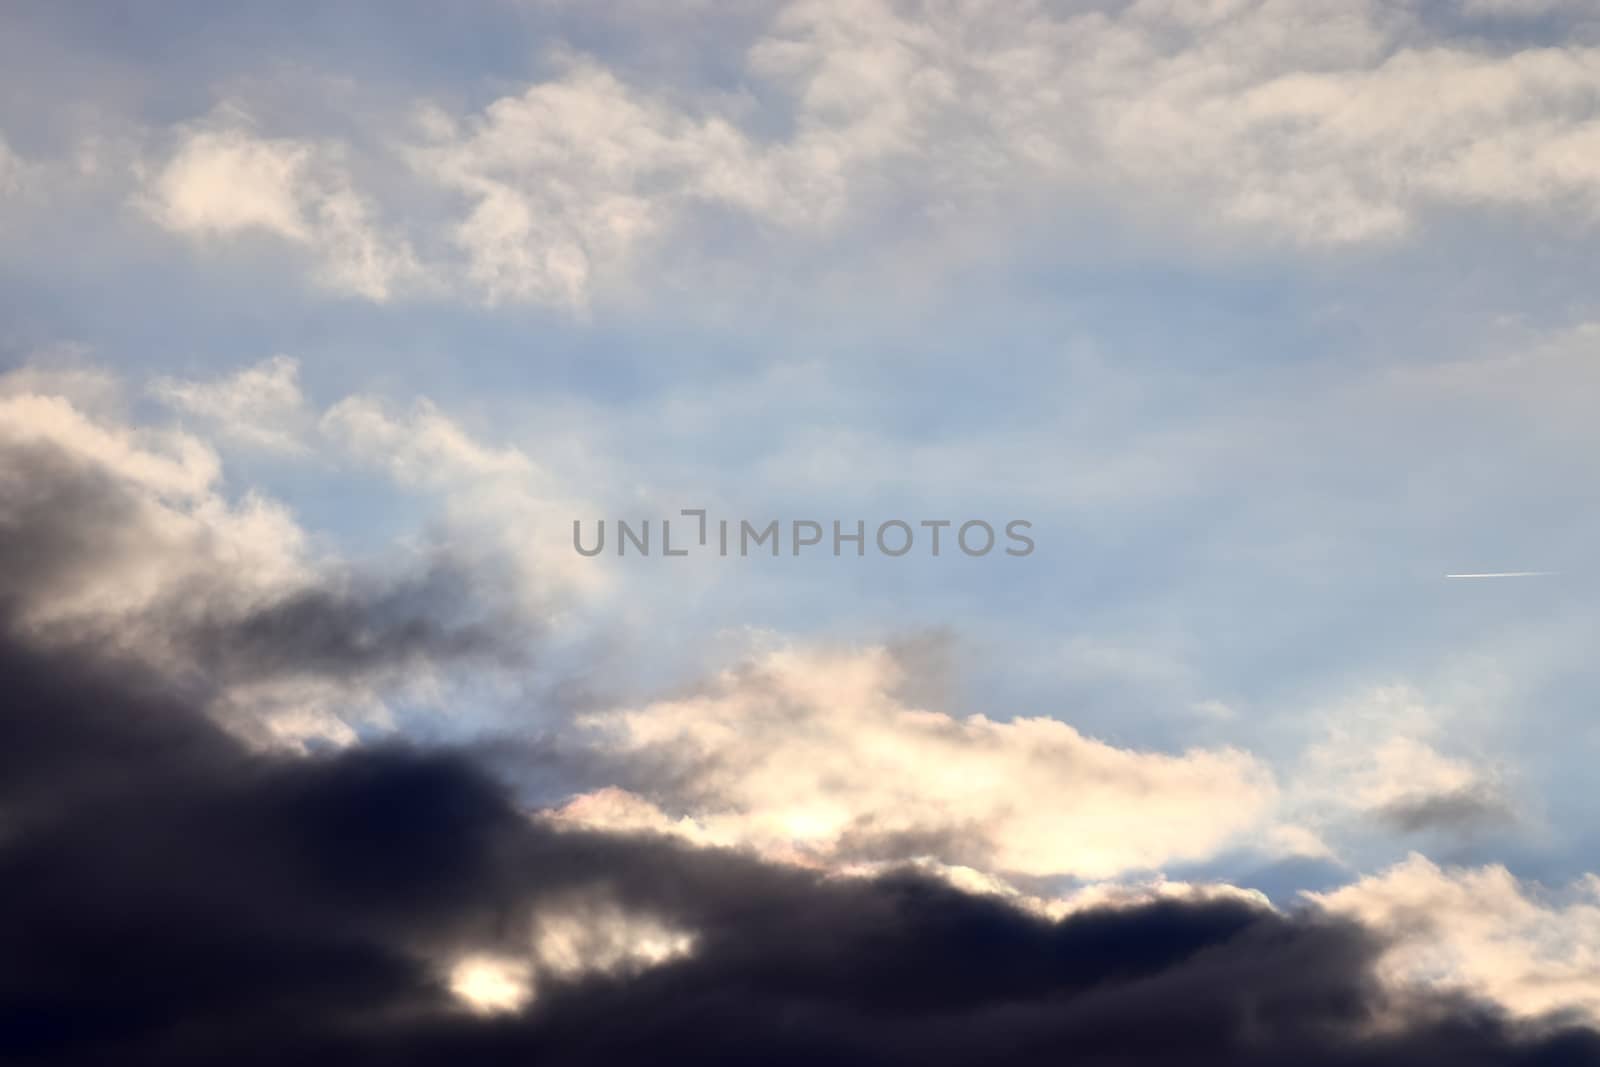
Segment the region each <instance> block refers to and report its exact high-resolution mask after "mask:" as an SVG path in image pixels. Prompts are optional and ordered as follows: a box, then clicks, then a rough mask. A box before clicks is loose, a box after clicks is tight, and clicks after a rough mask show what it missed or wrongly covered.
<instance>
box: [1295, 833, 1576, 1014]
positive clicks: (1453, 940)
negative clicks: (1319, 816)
mask: <svg viewBox="0 0 1600 1067" xmlns="http://www.w3.org/2000/svg"><path fill="white" fill-rule="evenodd" d="M1308 895H1309V897H1310V899H1311V900H1313V901H1315V902H1316V903H1318V904H1319V905H1321V906H1322V907H1324V908H1326V909H1328V910H1329V911H1330V912H1334V913H1336V914H1346V915H1350V916H1353V917H1354V918H1356V919H1359V920H1360V921H1361V922H1363V923H1366V924H1369V925H1370V926H1372V927H1373V928H1374V929H1376V930H1377V931H1378V932H1379V933H1380V934H1382V935H1383V936H1385V937H1388V938H1390V939H1391V945H1390V947H1389V948H1388V950H1387V952H1386V954H1385V955H1384V957H1383V960H1382V964H1381V969H1382V972H1383V974H1384V975H1385V976H1386V977H1387V978H1388V979H1389V980H1390V981H1393V982H1396V983H1405V984H1419V985H1423V986H1431V987H1435V988H1443V989H1453V990H1466V991H1468V992H1470V993H1473V994H1476V995H1478V996H1484V997H1488V998H1490V999H1492V1000H1494V1001H1496V1002H1498V1003H1499V1004H1502V1005H1504V1006H1505V1007H1506V1008H1508V1009H1509V1010H1511V1011H1513V1012H1516V1013H1518V1014H1520V1015H1527V1016H1534V1015H1541V1014H1544V1013H1546V1012H1552V1011H1565V1010H1577V1011H1581V1012H1583V1013H1585V1014H1586V1015H1587V1016H1589V1018H1590V1019H1592V1020H1597V1021H1600V879H1597V878H1596V877H1595V876H1594V875H1588V876H1586V877H1585V878H1584V879H1583V880H1582V881H1580V882H1579V883H1577V884H1576V885H1574V886H1572V887H1570V888H1569V889H1568V890H1566V891H1565V892H1564V893H1561V894H1556V895H1550V894H1546V893H1543V892H1542V891H1540V890H1539V889H1538V888H1537V887H1533V886H1528V885H1525V884H1523V883H1521V882H1519V881H1518V880H1517V879H1516V878H1515V877H1513V876H1512V875H1511V873H1510V872H1509V871H1507V870H1506V869H1505V868H1504V867H1500V866H1488V867H1478V868H1450V867H1439V866H1437V865H1436V864H1434V863H1432V862H1431V861H1429V860H1427V859H1426V858H1424V857H1422V856H1419V855H1416V854H1413V855H1412V856H1411V857H1410V858H1409V859H1407V860H1406V861H1405V862H1403V863H1400V864H1397V865H1396V866H1394V867H1392V868H1390V869H1389V870H1387V871H1384V872H1383V873H1381V874H1377V875H1373V876H1371V877H1367V878H1363V879H1361V880H1360V881H1357V882H1355V883H1354V884H1352V885H1348V886H1345V887H1344V888H1342V889H1338V890H1335V891H1333V892H1331V893H1324V894H1308Z"/></svg>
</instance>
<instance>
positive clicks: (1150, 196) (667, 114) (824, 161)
mask: <svg viewBox="0 0 1600 1067" xmlns="http://www.w3.org/2000/svg"><path fill="white" fill-rule="evenodd" d="M1497 6H1504V5H1503V4H1500V5H1497ZM992 15H993V12H992V10H991V9H990V8H989V7H987V6H986V5H981V4H980V5H972V4H966V3H957V2H945V0H931V2H927V3H920V4H915V5H912V6H910V7H907V6H905V5H896V4H891V3H888V2H886V0H883V2H873V0H869V2H865V3H863V2H858V0H851V2H849V3H845V2H841V0H797V2H795V3H791V4H788V5H786V6H785V7H783V8H782V9H781V10H780V11H779V13H778V14H777V15H776V17H775V18H774V19H773V21H772V23H771V27H770V29H769V31H768V32H767V33H766V34H765V35H764V36H762V37H761V38H760V39H758V40H757V41H756V42H755V43H754V45H753V46H752V47H751V48H750V49H749V51H748V53H747V54H746V56H745V57H744V62H745V73H746V75H747V77H748V78H749V79H750V81H751V83H752V85H757V86H760V87H761V89H762V102H761V104H760V106H759V107H757V105H756V102H755V101H754V100H753V99H752V98H751V97H748V96H741V97H734V98H730V97H727V96H726V95H700V96H696V95H695V94H693V93H686V92H683V91H678V90H675V89H670V88H668V89H660V90H646V89H644V88H641V87H637V86H634V85H630V84H629V83H628V82H627V80H626V79H625V77H624V76H623V75H622V74H621V73H620V72H617V71H612V70H608V69H605V68H604V67H602V66H600V65H599V64H598V62H596V61H593V60H582V61H573V62H571V63H570V64H569V65H568V69H567V70H566V71H565V72H564V73H562V74H561V75H559V76H558V77H556V78H554V79H551V80H549V81H544V82H540V83H536V84H534V85H532V86H530V87H529V88H527V89H526V90H524V91H522V92H520V93H518V94H515V95H510V96H506V97H504V98H502V99H500V100H498V101H496V102H495V103H493V104H491V105H490V106H489V107H488V108H487V109H485V110H484V111H483V112H482V113H481V114H480V115H477V116H473V117H470V118H467V119H466V120H464V121H463V122H457V121H456V120H453V119H450V118H449V117H448V116H444V115H443V114H442V113H441V112H437V111H434V112H430V113H429V114H430V115H431V116H432V121H430V122H429V123H427V124H426V125H427V126H428V128H429V130H430V133H431V137H430V140H429V142H428V143H427V144H426V145H424V146H422V147H420V148H419V149H418V150H417V151H416V153H415V158H416V159H417V160H418V161H419V163H420V166H421V169H422V170H423V172H424V173H425V174H427V175H428V176H430V177H432V178H433V179H434V180H436V181H438V182H441V183H442V184H444V185H446V186H448V187H450V188H453V189H455V190H458V191H460V192H463V193H465V194H467V195H468V197H469V198H470V200H471V204H472V207H471V211H470V213H469V215H468V216H467V218H466V219H465V220H464V221H462V222H461V223H460V224H459V226H458V228H457V229H456V232H455V237H456V240H457V241H458V242H459V243H460V245H461V247H462V248H463V249H464V250H465V252H466V254H467V257H468V262H469V266H468V274H469V277H470V281H471V283H472V284H473V285H475V286H477V287H479V288H480V290H481V291H482V292H483V293H484V294H485V295H486V296H487V298H488V299H490V300H492V301H497V300H517V299H527V300H535V301H543V302H549V303H556V304H564V305H567V306H571V307H576V308H581V307H583V306H584V305H585V304H586V303H587V301H588V299H589V297H590V294H591V292H592V291H593V290H594V289H595V288H596V287H597V286H600V285H605V284H615V283H619V282H620V281H621V280H622V279H623V277H624V276H625V272H626V270H627V269H628V266H629V264H630V261H632V260H634V259H635V258H637V257H638V256H639V255H641V253H642V252H643V251H644V250H645V249H646V248H648V247H649V242H651V241H652V240H657V239H663V240H664V239H665V238H666V237H667V236H668V235H670V233H671V232H672V230H673V229H674V228H675V227H677V226H679V225H680V224H683V223H684V221H685V219H686V217H687V216H688V215H689V213H690V212H691V211H693V210H694V209H695V208H696V207H697V206H698V207H703V206H713V207H716V208H719V209H722V210H725V211H731V212H734V213H736V214H740V215H745V216H748V217H752V218H754V219H757V220H759V221H760V222H762V223H765V224H768V225H770V226H775V227H777V228H779V229H780V230H787V231H789V232H790V233H791V234H792V235H794V236H797V237H801V238H802V239H806V238H812V237H821V236H825V235H827V234H828V233H829V232H830V229H831V227H833V225H834V224H835V223H837V222H840V221H841V220H845V219H855V220H858V221H859V220H863V219H866V218H868V217H869V215H871V216H876V217H878V218H880V219H881V217H882V216H883V215H884V214H885V212H883V211H881V210H880V209H881V208H886V207H887V206H888V205H889V204H891V203H892V204H893V205H894V211H895V213H896V214H899V215H901V216H904V217H907V218H922V219H924V220H937V221H939V222H941V223H950V222H952V221H953V220H958V219H960V218H961V217H967V218H970V219H985V218H992V217H994V215H995V213H997V212H999V213H1002V214H1003V213H1004V212H1005V211H1007V210H1028V211H1037V210H1041V209H1044V207H1045V205H1047V204H1052V203H1056V204H1059V203H1061V202H1062V200H1063V198H1065V200H1066V202H1067V203H1073V202H1076V203H1078V204H1080V205H1083V204H1092V203H1104V202H1111V203H1117V204H1121V205H1122V207H1123V208H1124V209H1125V210H1126V211H1127V212H1128V213H1129V214H1130V215H1131V216H1134V217H1136V218H1137V219H1138V220H1139V222H1140V223H1141V224H1142V225H1148V224H1150V223H1155V224H1158V225H1161V226H1164V227H1166V228H1169V229H1177V230H1184V229H1190V228H1199V229H1203V230H1208V231H1210V232H1211V235H1212V236H1213V237H1217V236H1224V235H1227V234H1229V233H1233V234H1238V235H1242V236H1248V237H1252V238H1255V239H1266V240H1268V241H1282V242H1289V243H1296V244H1303V245H1307V246H1338V245H1345V244H1350V243H1356V242H1366V241H1373V240H1386V239H1392V238H1395V237H1397V236H1400V235H1402V234H1404V233H1406V232H1407V231H1409V230H1410V229H1412V228H1413V227H1414V226H1415V225H1416V224H1417V221H1418V219H1419V217H1420V216H1421V214H1422V212H1423V211H1424V210H1426V209H1427V208H1428V207H1430V206H1434V205H1454V206H1460V207H1467V208H1480V207H1483V206H1486V205H1499V206H1502V207H1518V208H1534V209H1538V210H1541V211H1554V212H1563V213H1571V214H1573V215H1575V216H1576V217H1577V218H1579V219H1582V220H1584V221H1585V222H1592V221H1594V220H1595V219H1597V218H1600V163H1597V162H1596V160H1600V151H1597V148H1600V111H1597V107H1596V103H1595V101H1596V94H1597V91H1600V62H1597V58H1600V51H1597V50H1594V49H1588V48H1584V47H1576V46H1575V47H1568V48H1547V49H1537V48H1525V49H1521V50H1505V51H1500V52H1495V51H1489V50H1486V49H1484V48H1482V47H1477V46H1469V45H1465V44H1459V43H1455V42H1451V41H1448V40H1429V39H1428V37H1427V34H1426V31H1425V30H1424V24H1423V22H1422V21H1420V19H1419V18H1418V17H1417V16H1416V11H1415V9H1414V6H1397V5H1388V4H1378V3H1375V2H1358V3H1349V2H1347V0H1314V2H1309V3H1308V2H1304V0H1296V2H1293V3H1289V2H1279V0H1269V2H1263V3H1253V4H1242V3H1241V4H1215V3H1200V2H1166V3H1135V4H1131V5H1128V6H1127V7H1125V8H1123V9H1122V10H1121V11H1120V12H1117V13H1115V14H1108V13H1103V12H1087V13H1078V14H1063V13H1058V12H1056V11H1055V10H1053V9H1052V8H1050V7H1049V6H1048V5H1044V4H1040V3H1034V4H1024V5H1022V6H1021V7H1015V8H1010V9H1008V10H1007V17H1006V18H1004V19H995V18H993V17H992ZM772 112H777V113H780V114H782V115H783V120H782V121H781V122H779V123H776V124H774V123H773V122H771V121H770V113H772ZM758 114H759V115H760V116H762V117H763V118H764V119H766V121H759V122H758V121H756V116H757V115H758ZM774 126H776V128H777V129H778V130H779V131H781V132H778V133H776V134H773V133H769V132H765V131H767V130H770V129H772V128H774ZM757 131H762V132H757ZM941 228H943V227H941ZM958 231H959V227H954V228H952V232H958ZM686 250H687V249H686Z"/></svg>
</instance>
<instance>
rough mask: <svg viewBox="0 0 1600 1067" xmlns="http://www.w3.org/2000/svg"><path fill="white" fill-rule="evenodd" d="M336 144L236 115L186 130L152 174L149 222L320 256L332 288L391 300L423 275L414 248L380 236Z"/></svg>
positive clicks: (221, 114)
mask: <svg viewBox="0 0 1600 1067" xmlns="http://www.w3.org/2000/svg"><path fill="white" fill-rule="evenodd" d="M339 154H340V153H339V150H338V148H337V147H334V146H329V145H326V144H322V143H318V142H314V141H309V140H302V139H296V138H267V137H262V136H260V135H258V134H257V133H256V132H255V130H254V129H253V128H252V127H251V124H250V122H249V120H248V118H247V117H246V116H245V115H244V114H243V113H242V112H240V111H239V110H238V109H236V108H231V107H224V108H221V109H219V111H218V112H217V113H216V114H215V115H213V116H212V117H211V118H210V119H209V120H207V121H206V122H203V123H200V124H196V125H194V126H191V127H189V128H187V129H184V130H182V131H181V132H180V134H179V137H178V141H177V146H176V148H175V149H174V150H173V152H172V154H171V155H170V156H169V157H168V158H167V159H166V161H165V162H164V163H162V164H161V165H160V166H159V168H157V170H156V171H155V173H153V174H152V175H151V176H150V179H149V183H148V187H147V188H146V189H145V191H144V193H143V199H144V203H145V205H146V207H147V208H148V210H149V211H150V214H151V216H152V217H153V218H154V219H155V220H156V221H157V222H159V223H160V224H161V225H162V226H164V227H166V228H167V229H169V230H172V231H173V232H175V233H180V234H184V235H186V236H189V237H192V238H195V239H197V240H202V241H204V240H208V239H209V240H217V239H227V238H234V237H237V236H240V235H248V234H252V233H254V234H261V235H267V236H270V237H274V238H277V239H279V240H281V241H285V242H287V243H289V244H291V245H295V246H298V247H300V248H302V249H304V250H305V251H306V252H307V254H309V255H311V256H313V257H314V259H315V262H316V264H317V266H316V277H317V279H318V280H319V281H320V282H321V283H322V284H324V285H326V286H327V287H329V288H330V289H333V290H335V291H338V292H342V293H349V294H352V295H355V296H360V297H364V298H366V299H368V300H375V301H384V300H387V299H389V297H390V296H391V295H393V293H394V292H395V290H396V288H397V287H398V286H399V285H401V284H403V283H405V282H406V281H408V280H409V279H410V278H411V277H412V276H413V275H414V274H415V272H416V269H417V267H416V263H415V257H414V256H413V254H412V252H411V249H410V246H409V244H407V243H406V242H405V241H404V240H401V239H397V238H393V237H390V236H388V235H387V234H385V233H384V232H382V231H381V230H380V229H379V227H378V226H377V225H376V224H375V222H374V221H373V219H372V205H371V202H370V200H369V199H368V198H367V197H365V196H363V195H362V194H361V193H360V192H359V191H358V190H357V189H356V188H355V186H354V184H353V182H352V180H351V178H350V175H349V173H348V172H347V170H346V169H345V167H344V166H343V165H342V164H341V162H340V160H339Z"/></svg>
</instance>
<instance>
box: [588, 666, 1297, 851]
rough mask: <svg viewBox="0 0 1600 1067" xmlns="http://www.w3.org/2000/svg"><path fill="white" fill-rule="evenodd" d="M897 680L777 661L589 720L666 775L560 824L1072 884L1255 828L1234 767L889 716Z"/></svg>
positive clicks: (1208, 755)
mask: <svg viewBox="0 0 1600 1067" xmlns="http://www.w3.org/2000/svg"><path fill="white" fill-rule="evenodd" d="M901 680H902V679H901V669H900V667H899V664H898V663H897V661H896V660H895V658H894V657H893V656H892V655H891V654H890V653H889V652H888V651H887V650H886V649H883V648H875V649H867V650H865V651H862V652H859V653H828V652H816V651H806V650H783V651H778V652H775V653H773V654H771V655H769V656H767V657H765V658H763V659H761V660H759V661H757V662H754V663H752V664H750V665H748V666H747V667H745V668H742V669H739V670H735V671H730V672H726V673H724V674H722V675H720V676H719V677H717V678H715V679H713V680H712V681H710V682H709V683H708V684H706V685H705V686H703V687H702V688H701V689H700V690H698V691H696V692H692V693H689V694H687V695H684V696H682V697H680V698H677V699H667V700H661V701H657V702H654V703H651V704H647V705H645V706H643V707H638V708H623V709H618V710H614V711H608V712H603V713H598V714H595V715H591V716H588V717H586V718H585V719H584V720H583V723H584V725H585V726H587V727H588V728H589V729H590V730H591V731H592V732H593V734H594V736H595V738H596V743H597V744H598V746H599V747H600V748H601V750H602V751H605V752H610V753H613V754H616V755H619V756H625V757H626V758H627V759H629V760H630V761H633V762H634V763H635V764H637V765H639V766H643V767H648V766H660V767H665V768H670V773H663V774H661V775H660V776H659V780H657V781H653V782H647V783H646V784H643V785H641V787H640V790H641V792H640V793H633V792H627V791H619V790H608V791H604V792H600V793H595V794H590V795H586V796H583V797H580V798H577V799H575V800H574V801H573V802H571V803H570V804H569V805H568V806H567V807H566V809H565V810H564V812H563V815H564V817H565V818H567V819H570V820H573V821H576V822H579V823H581V824H585V825H593V826H619V827H624V828H634V829H641V830H643V829H652V830H657V831H666V832H672V833H677V834H681V835H683V836H686V837H689V838H691V839H694V840H700V841H704V842H712V843H718V844H742V845H749V846H752V847H755V848H757V849H758V850H760V851H761V852H763V853H764V854H766V855H769V856H774V857H787V858H793V859H798V860H800V861H802V862H824V863H832V862H836V861H839V860H849V859H853V858H862V857H867V856H870V857H879V856H882V855H884V854H886V853H887V854H890V855H901V856H904V857H912V856H922V855H927V856H932V857H936V858H938V859H941V860H944V861H946V862H950V863H956V864H965V865H971V866H975V867H979V868H983V869H987V870H993V871H997V872H1008V873H1012V874H1022V875H1053V874H1070V875H1076V876H1079V877H1084V878H1104V877H1108V876H1112V875H1116V874H1119V873H1122V872H1124V871H1129V870H1137V869H1146V868H1157V867H1160V866H1162V865H1163V864H1168V863H1172V862H1177V861H1181V860H1185V859H1199V858H1201V857H1204V856H1209V855H1211V854H1213V853H1214V852H1216V851H1217V850H1218V849H1220V848H1221V847H1223V846H1224V845H1226V844H1228V843H1230V842H1232V841H1234V840H1236V839H1237V838H1238V837H1239V835H1241V834H1242V833H1244V832H1245V831H1247V830H1250V829H1254V828H1259V827H1261V826H1262V825H1263V823H1264V822H1265V821H1266V820H1267V819H1268V817H1269V815H1270V809H1271V807H1272V804H1273V801H1274V799H1275V797H1276V787H1275V785H1274V783H1273V780H1272V776H1271V774H1270V772H1269V771H1268V770H1267V769H1266V768H1265V767H1263V766H1261V765H1260V764H1258V763H1257V762H1256V761H1255V760H1254V759H1252V758H1251V757H1250V756H1249V755H1247V754H1245V753H1243V752H1239V751H1235V750H1231V749H1196V750H1192V751H1188V752H1184V753H1182V754H1178V755H1168V754H1162V753H1154V752H1137V751H1130V750H1127V749H1120V748H1116V747H1114V746H1112V745H1108V744H1106V743H1104V742H1101V741H1097V740H1095V739H1093V738H1089V737H1085V736H1084V735H1082V734H1080V733H1079V732H1078V731H1077V730H1075V729H1073V728H1072V727H1071V726H1069V725H1068V724H1066V723H1064V722H1061V721H1059V720H1056V719H1047V718H1019V719H1014V720H1011V721H1009V722H1006V721H997V720H993V719H989V718H986V717H984V716H972V717H968V718H957V717H953V716H950V715H946V714H943V713H941V712H937V711H929V710H925V709H922V708H917V707H912V706H908V705H907V704H905V703H903V702H902V701H901V700H900V699H899V698H898V697H897V696H896V695H895V693H896V691H897V689H898V687H899V685H900V682H901ZM1022 798H1026V800H1024V799H1022Z"/></svg>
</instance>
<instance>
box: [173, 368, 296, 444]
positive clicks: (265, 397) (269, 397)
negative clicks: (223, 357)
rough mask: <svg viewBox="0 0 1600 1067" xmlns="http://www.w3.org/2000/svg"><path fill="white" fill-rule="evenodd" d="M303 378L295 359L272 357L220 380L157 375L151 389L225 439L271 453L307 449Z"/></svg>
mask: <svg viewBox="0 0 1600 1067" xmlns="http://www.w3.org/2000/svg"><path fill="white" fill-rule="evenodd" d="M299 379H300V364H299V362H298V361H297V360H295V359H292V358H291V357H289V356H273V357H271V358H270V359H266V360H263V361H262V362H260V363H258V364H256V365H255V366H253V367H246V368H245V369H244V370H241V371H239V372H238V373H236V374H234V375H232V376H230V377H228V378H225V379H223V380H221V381H215V382H198V381H185V380H180V379H174V378H158V379H156V380H155V381H154V382H152V383H151V386H150V391H151V392H152V393H153V394H154V395H155V396H156V397H157V398H158V399H159V400H161V401H162V402H163V403H165V404H168V405H169V406H171V407H174V408H176V409H177V410H179V411H182V412H184V413H186V414H189V415H194V416H196V417H198V418H200V419H203V420H205V422H206V423H207V425H208V426H209V427H210V428H211V429H213V430H214V431H215V432H217V433H219V434H222V435H224V436H226V437H229V438H232V439H234V440H237V441H240V442H242V443H244V444H247V445H251V446H254V447H257V448H263V449H267V450H269V451H275V452H288V453H304V452H306V451H307V450H308V445H307V442H306V436H307V434H308V433H309V431H310V430H311V428H312V427H311V421H310V412H309V410H308V409H307V407H306V402H305V397H304V396H302V395H301V393H300V380H299Z"/></svg>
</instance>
